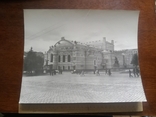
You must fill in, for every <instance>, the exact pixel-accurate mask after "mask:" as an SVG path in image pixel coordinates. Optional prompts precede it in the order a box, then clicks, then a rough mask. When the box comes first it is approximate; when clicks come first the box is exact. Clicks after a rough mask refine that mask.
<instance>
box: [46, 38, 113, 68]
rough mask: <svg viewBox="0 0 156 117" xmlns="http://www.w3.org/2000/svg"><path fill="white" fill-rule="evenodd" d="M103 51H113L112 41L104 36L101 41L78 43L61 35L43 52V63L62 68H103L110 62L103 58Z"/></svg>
mask: <svg viewBox="0 0 156 117" xmlns="http://www.w3.org/2000/svg"><path fill="white" fill-rule="evenodd" d="M94 44H95V45H94ZM103 51H108V52H112V51H114V43H113V41H112V42H111V43H109V42H107V41H106V39H105V38H104V39H103V40H101V41H96V42H88V43H80V42H77V41H69V40H67V39H65V38H64V37H62V38H61V40H60V41H58V42H57V43H56V44H55V45H53V46H51V47H50V48H49V50H48V51H47V52H46V53H45V57H44V58H45V60H44V61H45V62H44V65H45V66H46V65H47V66H51V67H52V69H62V70H74V69H77V70H93V69H104V68H105V67H106V64H110V62H108V61H106V60H105V56H104V52H103ZM106 59H108V60H109V58H107V57H106ZM107 66H110V65H107Z"/></svg>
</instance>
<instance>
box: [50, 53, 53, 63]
mask: <svg viewBox="0 0 156 117" xmlns="http://www.w3.org/2000/svg"><path fill="white" fill-rule="evenodd" d="M50 62H53V54H51V60H50Z"/></svg>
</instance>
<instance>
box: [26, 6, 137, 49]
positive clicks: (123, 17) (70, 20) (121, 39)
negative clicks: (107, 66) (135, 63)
mask: <svg viewBox="0 0 156 117" xmlns="http://www.w3.org/2000/svg"><path fill="white" fill-rule="evenodd" d="M138 17H139V11H132V10H131V11H124V10H116V11H115V10H73V9H72V10H65V9H64V10H62V9H61V10H54V9H51V10H50V9H40V10H39V9H38V10H37V9H34V10H33V9H25V10H24V31H25V47H24V50H25V51H29V50H30V48H31V47H33V50H34V51H41V52H45V51H47V50H48V49H49V46H52V45H54V44H55V43H56V42H57V41H59V40H60V39H61V37H65V39H67V40H73V41H79V42H82V43H83V42H88V41H96V40H102V39H103V37H106V40H107V41H109V42H111V40H114V45H115V50H121V49H133V48H137V37H138V35H137V33H138Z"/></svg>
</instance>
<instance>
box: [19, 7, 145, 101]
mask: <svg viewBox="0 0 156 117" xmlns="http://www.w3.org/2000/svg"><path fill="white" fill-rule="evenodd" d="M138 18H139V11H135V10H89V9H83V10H81V9H75V10H74V9H71V10H70V9H25V10H24V31H25V32H24V33H25V36H24V55H23V59H24V63H23V76H22V85H21V94H20V101H19V104H78V103H123V102H144V101H146V97H145V94H144V90H143V86H142V80H141V74H140V67H139V62H138V57H139V53H138V43H137V41H138V34H137V33H138V21H139V19H138Z"/></svg>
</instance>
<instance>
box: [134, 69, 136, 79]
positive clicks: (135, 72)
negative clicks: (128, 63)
mask: <svg viewBox="0 0 156 117" xmlns="http://www.w3.org/2000/svg"><path fill="white" fill-rule="evenodd" d="M133 74H134V77H136V71H135V68H133Z"/></svg>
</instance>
